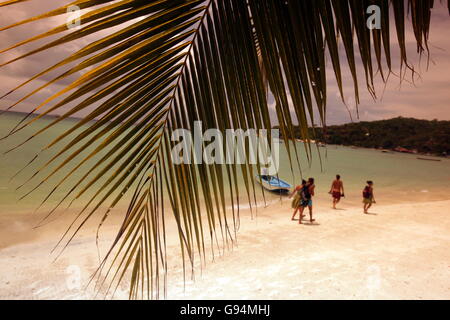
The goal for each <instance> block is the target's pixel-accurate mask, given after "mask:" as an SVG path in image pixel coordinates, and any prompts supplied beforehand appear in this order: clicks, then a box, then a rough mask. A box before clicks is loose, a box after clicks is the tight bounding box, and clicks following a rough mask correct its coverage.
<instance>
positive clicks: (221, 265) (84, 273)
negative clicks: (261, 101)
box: [0, 199, 450, 300]
mask: <svg viewBox="0 0 450 320" xmlns="http://www.w3.org/2000/svg"><path fill="white" fill-rule="evenodd" d="M449 206H450V200H445V201H433V202H421V203H411V204H393V205H376V206H374V207H373V209H372V214H371V215H364V214H362V212H361V208H359V207H350V206H349V205H348V204H346V203H345V200H344V202H343V203H342V204H341V205H340V207H341V208H343V209H341V210H332V209H331V208H329V204H328V203H325V202H324V201H321V202H319V204H318V205H317V208H316V211H317V215H316V218H317V222H316V223H314V224H312V225H311V224H304V225H298V221H295V222H292V221H290V215H291V209H290V201H289V200H287V199H285V200H283V201H282V202H281V203H280V202H276V203H273V204H271V205H270V206H269V207H267V208H260V209H259V210H258V213H257V217H256V218H254V219H253V220H252V219H251V218H250V216H251V215H250V213H249V212H242V214H241V228H240V230H239V233H238V242H237V244H236V245H234V246H233V248H232V249H231V250H228V251H225V253H224V254H223V255H221V256H217V255H216V257H215V259H214V261H212V259H209V261H207V262H206V266H205V267H203V268H197V269H196V272H195V281H191V280H188V281H187V282H186V286H185V288H184V282H183V277H182V270H181V268H180V265H179V263H180V261H179V259H178V255H179V250H178V249H177V247H176V242H173V243H171V244H170V245H169V247H168V254H169V257H170V259H169V260H171V261H173V263H172V264H171V265H169V268H170V269H169V274H168V288H167V290H168V293H167V298H168V299H202V300H203V299H450V250H448V248H449V245H450V219H449V218H448V208H449ZM22 217H23V220H22V222H20V221H21V220H20V219H17V217H16V224H15V225H13V226H11V227H10V228H9V230H10V232H9V233H2V235H1V238H0V240H1V243H2V246H1V249H0V261H1V262H2V263H1V265H0V299H93V298H95V295H94V291H93V289H92V288H91V287H88V288H87V289H85V285H86V284H87V282H88V279H89V276H90V275H91V274H92V272H94V271H95V269H96V267H97V266H98V261H99V260H98V253H97V249H96V246H95V228H94V226H90V227H89V226H88V228H86V229H85V231H84V232H83V233H82V234H81V235H80V237H78V238H76V240H75V241H74V242H73V243H72V245H71V246H70V247H69V248H68V249H67V251H66V252H65V253H64V254H63V255H62V256H61V257H60V258H59V259H58V260H57V261H56V262H53V260H54V258H55V255H52V254H51V249H52V248H53V246H54V245H55V244H56V241H57V239H58V234H60V233H61V231H62V230H63V226H64V225H65V222H67V221H64V219H61V220H59V221H57V222H55V223H52V224H51V225H50V226H47V227H45V228H42V229H38V230H37V231H36V230H35V231H32V230H31V228H30V225H28V223H24V222H23V221H30V220H32V219H30V218H29V217H28V218H27V216H22ZM2 230H5V228H4V225H3V226H2ZM114 231H115V227H114V225H110V226H107V227H105V230H104V232H103V233H102V239H101V242H100V247H102V246H103V248H107V246H108V244H109V243H110V239H109V237H112V236H113V235H114ZM169 232H170V231H169ZM13 234H16V235H17V236H16V239H19V238H20V239H21V241H20V242H17V241H12V239H11V237H12V235H13ZM20 234H22V235H25V234H26V235H28V236H27V237H24V236H20ZM8 237H9V240H10V241H9V242H8V241H6V240H7V238H8ZM126 286H127V284H126V283H124V284H123V286H122V287H121V288H119V290H118V291H117V293H116V295H115V297H114V298H116V299H126V298H127V293H126V289H127V287H126ZM96 298H102V297H96Z"/></svg>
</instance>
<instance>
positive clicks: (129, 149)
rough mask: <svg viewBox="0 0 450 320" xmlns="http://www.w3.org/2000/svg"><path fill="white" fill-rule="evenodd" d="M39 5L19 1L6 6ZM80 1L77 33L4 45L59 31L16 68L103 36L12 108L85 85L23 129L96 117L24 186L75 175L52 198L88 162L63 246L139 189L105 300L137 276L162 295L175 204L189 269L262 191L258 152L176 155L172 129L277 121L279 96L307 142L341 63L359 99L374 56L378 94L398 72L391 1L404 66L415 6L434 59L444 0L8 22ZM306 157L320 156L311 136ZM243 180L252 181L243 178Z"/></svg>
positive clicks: (230, 235) (162, 2) (287, 128)
mask: <svg viewBox="0 0 450 320" xmlns="http://www.w3.org/2000/svg"><path fill="white" fill-rule="evenodd" d="M25 1H26V0H16V1H4V2H0V7H5V6H9V5H14V4H16V3H21V2H25ZM28 1H32V0H28ZM373 4H376V5H379V6H380V8H381V20H382V28H381V30H376V29H374V30H370V29H369V28H367V25H366V21H367V18H368V15H367V13H366V9H367V7H369V6H370V5H373ZM73 6H78V7H79V8H80V9H84V11H83V12H84V13H83V14H82V15H81V16H80V26H79V27H78V28H73V29H69V30H67V25H66V24H63V25H60V26H56V27H54V28H52V29H50V30H48V31H47V32H46V33H43V34H38V35H36V36H33V37H31V38H30V39H25V40H23V41H21V42H19V43H17V44H15V45H13V46H11V47H8V48H4V49H3V50H1V51H0V53H2V54H4V53H7V52H10V51H11V50H13V49H16V48H20V47H22V46H24V45H28V44H30V43H31V44H32V43H37V41H38V40H43V39H47V38H48V42H47V43H46V44H44V45H36V46H35V48H33V49H31V50H28V51H25V52H24V53H22V54H20V55H18V56H17V57H16V58H14V59H12V60H9V61H6V62H4V63H3V64H1V65H0V67H4V66H6V65H9V64H11V63H13V62H15V61H17V60H21V59H24V58H27V57H29V56H32V55H34V54H38V53H40V52H49V53H50V52H51V50H52V49H53V48H55V47H57V46H61V45H66V44H67V43H70V42H73V41H76V40H79V39H84V38H86V37H89V36H93V35H96V36H98V35H99V34H100V36H98V38H97V39H96V40H95V41H93V42H92V43H89V44H87V45H85V46H84V47H81V48H79V50H77V51H76V52H74V53H72V54H71V55H69V56H68V57H66V58H64V59H62V60H61V61H57V62H56V63H55V64H54V65H53V66H51V67H49V68H46V69H43V70H42V71H41V72H39V73H37V74H36V75H35V76H33V77H31V78H30V79H28V80H27V81H25V82H23V83H22V84H20V85H18V86H17V87H16V88H13V89H12V90H10V91H9V92H7V93H6V94H4V95H3V96H2V97H1V98H2V99H3V98H6V97H8V96H10V95H11V94H12V93H15V92H20V90H21V89H22V88H23V87H24V86H25V85H27V84H29V83H30V82H34V81H36V80H38V79H40V78H42V77H43V76H49V75H51V74H52V75H53V74H54V73H55V72H57V73H58V74H57V75H56V76H54V75H53V76H52V78H51V80H49V81H46V82H45V83H44V84H43V85H41V86H39V87H37V88H36V89H34V90H30V91H28V92H26V93H24V94H23V97H22V98H20V99H18V100H17V101H16V102H15V103H14V104H12V105H9V106H5V109H7V110H10V109H13V108H14V107H16V106H17V105H19V104H20V103H22V102H24V101H25V100H26V99H28V98H29V97H32V96H34V95H36V94H38V93H40V92H42V91H43V90H44V89H46V88H48V87H49V86H51V85H52V84H54V83H59V82H61V81H63V80H64V81H67V80H68V79H70V84H68V85H67V86H65V87H64V88H63V89H62V90H60V91H57V92H55V93H54V94H52V95H50V96H49V97H48V98H46V99H45V100H44V101H42V103H40V104H39V105H37V106H36V107H35V108H34V109H33V110H32V111H31V112H30V115H31V114H33V113H38V114H39V115H37V116H34V117H30V115H28V116H26V117H24V119H23V120H22V121H21V122H20V123H18V124H17V125H16V126H15V127H14V128H13V130H11V132H10V134H9V135H8V136H10V135H12V134H15V133H17V132H19V131H21V130H22V129H23V128H27V127H29V126H30V125H31V124H32V123H34V122H36V121H37V120H38V119H40V118H42V117H43V116H45V115H47V114H50V113H53V112H58V111H60V110H66V111H64V112H63V113H62V115H61V116H60V117H58V118H56V119H54V120H53V121H52V122H51V123H50V124H49V125H47V126H45V127H44V128H42V129H40V130H38V131H36V132H35V133H34V134H33V135H32V136H30V137H29V138H28V139H27V140H26V141H24V142H23V143H29V142H30V141H32V140H33V139H35V138H36V137H37V136H40V135H42V134H43V133H44V132H47V131H48V130H49V129H50V128H52V127H54V126H55V125H56V124H58V123H59V122H61V121H63V120H64V119H67V118H68V117H72V116H77V115H79V114H80V112H81V113H83V114H84V116H83V117H81V119H80V120H79V121H78V122H77V123H74V125H73V127H72V128H71V129H69V130H68V131H67V132H64V133H62V134H61V135H60V136H58V137H55V138H54V140H53V141H48V144H47V146H45V147H44V148H43V151H44V150H52V152H53V154H54V156H53V157H52V158H51V159H50V160H49V161H48V162H46V163H45V164H43V165H42V166H41V167H40V168H39V169H38V170H37V171H36V172H35V173H34V174H33V175H32V176H31V177H30V179H29V180H28V181H27V182H26V184H25V185H26V186H30V185H31V189H32V191H34V190H36V189H37V188H40V187H41V186H42V185H43V184H45V183H47V182H48V181H49V179H50V178H52V177H53V176H54V175H55V174H56V173H59V172H65V173H64V175H63V177H62V178H61V179H60V181H59V182H57V183H56V184H55V185H54V188H53V189H52V191H51V193H50V194H49V195H48V196H47V197H46V198H45V199H43V202H42V204H41V205H43V204H44V203H45V202H46V201H47V200H48V199H49V198H50V197H51V196H53V194H54V193H55V191H57V190H59V189H60V188H61V186H62V185H63V184H64V183H69V181H70V179H69V178H71V177H73V176H74V175H75V173H77V172H79V171H80V172H83V175H82V177H81V178H80V179H78V180H76V182H75V183H72V185H71V186H70V188H69V190H68V192H67V193H66V195H65V196H64V197H62V198H61V199H59V200H60V202H59V204H58V205H57V206H56V207H55V208H53V210H51V211H50V213H49V214H48V215H47V216H46V219H48V218H49V217H50V216H51V215H53V214H54V212H55V210H57V209H58V208H59V207H60V206H62V205H63V203H65V201H68V202H69V204H70V205H71V204H72V203H73V202H74V201H76V200H79V199H81V197H82V196H83V195H90V200H88V201H86V202H83V203H82V210H81V211H80V212H79V213H78V215H77V218H76V219H75V220H74V221H73V223H72V224H71V225H70V226H69V228H68V229H67V231H66V232H65V233H64V234H63V237H62V238H61V239H60V241H59V242H58V246H57V248H58V249H60V252H62V251H61V249H64V248H65V247H66V246H67V245H68V244H69V243H70V241H71V240H72V239H73V238H74V237H75V236H76V235H77V233H78V231H79V230H80V229H81V228H82V227H83V226H85V224H86V222H87V221H88V220H89V219H91V218H92V217H93V216H94V214H100V215H101V222H100V226H101V225H102V224H103V223H104V222H105V221H106V219H107V218H108V216H109V215H110V214H111V210H112V209H113V208H114V207H116V206H117V204H118V203H119V202H120V201H121V200H123V199H124V197H125V196H126V195H128V193H130V197H129V206H128V210H127V211H126V212H124V214H123V217H122V218H123V219H122V221H123V222H122V224H121V226H120V229H119V232H118V234H117V236H116V238H115V239H114V241H113V243H112V245H111V249H110V250H109V251H108V252H107V253H106V255H105V256H104V257H103V259H102V262H101V265H100V267H99V269H98V270H97V272H96V276H98V278H97V279H98V281H96V284H97V286H98V288H104V289H103V290H104V291H103V293H105V294H106V295H109V294H111V295H113V294H114V292H115V290H116V289H117V287H118V286H119V284H120V283H121V282H122V281H123V280H124V279H129V281H130V290H129V295H130V298H159V297H160V294H161V290H164V288H165V284H166V272H167V270H168V264H167V256H166V240H165V239H166V238H165V237H166V219H167V216H168V215H169V214H171V215H173V218H174V220H175V222H176V226H177V230H178V235H179V244H180V249H181V256H182V263H183V268H184V269H183V270H184V274H185V275H186V272H187V270H188V269H191V270H193V269H194V267H195V265H196V262H197V259H199V262H200V264H201V265H202V264H203V263H204V262H205V260H206V259H207V256H208V255H209V254H208V253H207V250H211V254H212V255H213V256H214V255H215V254H217V253H216V252H215V250H216V248H219V250H222V249H224V248H226V247H227V246H230V245H232V243H233V242H234V241H235V239H236V231H237V230H238V228H239V209H234V208H235V206H237V208H238V207H239V204H240V202H241V197H240V195H242V194H244V195H245V197H246V198H247V201H248V202H249V203H250V204H252V203H254V202H255V199H256V189H255V185H254V179H253V177H254V173H255V172H254V171H255V169H256V170H259V166H258V167H257V168H255V167H254V166H252V165H251V163H250V162H249V161H248V159H246V161H245V163H243V164H224V165H220V164H206V163H201V164H188V163H181V164H178V163H174V161H173V159H172V157H171V156H170V155H171V151H172V150H173V148H174V146H175V145H176V143H175V142H174V141H172V139H171V136H172V134H173V132H174V131H175V130H176V129H189V130H193V129H194V125H195V123H196V122H197V121H201V122H202V124H203V129H204V130H206V129H209V128H218V129H219V130H220V131H221V132H225V130H226V129H232V128H242V129H243V130H248V129H270V128H271V127H272V125H274V124H275V123H274V122H273V120H271V117H270V114H271V108H270V107H269V96H270V97H271V99H273V100H274V111H275V114H276V118H277V121H276V122H277V124H278V125H279V127H280V131H281V134H282V136H283V137H284V139H285V140H286V142H287V137H289V136H293V132H294V124H295V123H298V124H299V125H300V127H301V133H302V136H303V137H302V138H303V139H305V140H308V139H309V136H308V125H309V124H314V123H315V122H316V120H317V119H315V114H318V115H319V119H318V120H319V121H320V123H321V124H322V125H326V110H327V81H329V79H327V77H326V68H327V63H326V61H327V59H329V60H330V61H331V65H332V69H333V71H334V75H335V79H334V80H335V81H336V83H337V85H338V88H339V91H340V93H341V96H342V98H343V97H344V90H343V80H342V71H341V68H342V65H343V64H346V65H347V66H348V67H349V70H350V72H351V75H352V79H353V85H354V95H355V98H356V101H357V102H359V88H358V82H359V79H358V77H357V65H358V61H357V60H358V59H357V57H358V56H359V57H360V60H361V63H362V67H363V70H364V74H365V83H366V87H367V89H368V90H369V92H370V93H371V94H372V95H373V96H374V97H375V96H376V94H375V88H374V76H375V74H376V72H380V73H381V75H382V77H383V79H386V78H387V77H388V76H389V74H390V73H391V72H392V71H393V70H392V58H391V51H392V48H391V46H392V45H391V40H390V30H389V27H390V20H391V15H390V9H391V10H392V17H393V19H394V22H395V28H396V32H397V44H398V49H399V50H400V53H401V54H400V60H401V61H400V62H401V64H402V68H405V67H406V68H410V69H412V66H410V64H409V63H408V60H407V52H406V45H405V43H406V38H405V30H406V28H407V26H406V22H405V16H406V14H407V13H408V12H410V13H411V22H412V28H413V31H414V35H415V38H416V41H417V48H418V52H419V53H420V54H421V53H422V52H423V51H425V50H427V39H428V35H429V27H430V10H431V8H432V7H433V1H432V0H427V1H424V0H409V1H406V4H405V2H404V1H401V0H399V1H389V0H363V1H361V0H345V1H341V0H314V1H312V0H311V1H298V0H295V1H294V0H285V1H278V0H267V1H260V0H247V1H242V0H226V1H218V0H209V1H206V0H153V1H148V0H145V1H144V0H114V1H113V0H78V1H73V2H71V3H70V4H68V5H66V6H63V7H60V8H57V9H55V10H52V11H50V12H48V13H45V14H42V15H39V16H36V17H32V18H30V19H26V20H24V21H18V22H17V23H15V24H13V25H10V26H5V27H3V28H1V29H0V31H5V30H8V29H10V28H15V27H17V26H20V25H23V24H27V23H31V22H36V21H39V20H43V19H47V18H50V17H55V16H60V15H66V14H67V10H68V8H70V7H73ZM341 48H342V49H341ZM342 50H343V51H344V52H345V55H343V54H341V51H342ZM373 57H375V59H374V58H373ZM374 61H375V62H376V65H374ZM400 74H402V71H400ZM343 99H344V98H343ZM92 120H95V121H92ZM4 138H7V137H4ZM268 138H269V139H270V138H271V137H270V135H269V137H268ZM23 143H22V144H23ZM22 144H20V145H22ZM20 145H18V146H17V147H19V146H20ZM286 147H287V149H288V154H289V159H290V165H291V168H292V167H293V166H294V165H295V163H296V162H298V152H299V150H297V148H296V147H292V145H289V144H288V143H286ZM246 148H248V146H246ZM225 151H226V150H225V148H224V150H223V152H225ZM305 152H306V153H307V154H309V153H310V152H311V149H310V147H309V145H306V149H305ZM39 156H40V154H38V155H36V157H34V158H33V159H30V162H29V163H28V165H31V164H32V163H34V162H35V161H36V159H38V158H39ZM184 156H191V157H192V156H194V154H193V153H192V154H185V155H184ZM93 159H95V161H94V162H91V161H90V160H93ZM68 168H70V169H68ZM64 170H66V171H64ZM239 177H242V179H243V181H244V185H245V190H240V189H239V188H238V179H239ZM130 189H131V190H130ZM226 190H229V192H230V193H231V201H232V209H227V208H228V204H227V200H226V197H225V193H226V192H227V191H226ZM32 191H30V192H32ZM27 194H28V193H26V194H25V196H26V195H27ZM164 197H166V198H168V199H169V202H170V209H169V208H166V207H164ZM103 208H106V210H104V209H103ZM100 226H99V228H100ZM208 240H209V241H208ZM208 248H209V249H208ZM164 292H165V291H164Z"/></svg>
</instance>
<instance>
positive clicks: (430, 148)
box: [296, 117, 450, 155]
mask: <svg viewBox="0 0 450 320" xmlns="http://www.w3.org/2000/svg"><path fill="white" fill-rule="evenodd" d="M296 138H300V130H299V129H298V128H296ZM315 139H316V140H318V141H321V142H325V143H328V144H337V145H346V146H358V147H364V148H380V149H390V150H394V149H396V148H398V147H400V148H399V149H398V150H404V151H408V150H410V151H413V150H414V151H416V152H419V153H425V154H426V153H430V154H435V155H443V154H450V121H438V120H432V121H429V120H418V119H413V118H403V117H398V118H394V119H389V120H381V121H371V122H366V121H363V122H358V123H349V124H344V125H338V126H329V127H327V128H326V130H325V131H324V130H323V129H322V128H316V130H315ZM402 148H403V149H402Z"/></svg>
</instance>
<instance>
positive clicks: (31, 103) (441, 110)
mask: <svg viewBox="0 0 450 320" xmlns="http://www.w3.org/2000/svg"><path fill="white" fill-rule="evenodd" d="M67 3H68V1H64V0H53V1H27V2H25V3H23V4H18V5H14V6H10V7H6V8H2V9H1V10H0V21H1V24H0V27H1V26H5V25H8V24H10V23H13V22H15V21H19V20H21V19H24V18H28V17H31V16H34V15H37V14H40V13H43V12H46V11H48V10H51V9H54V8H56V7H58V6H61V5H65V4H67ZM63 23H65V18H64V17H57V18H51V19H47V20H42V21H38V22H34V23H31V24H28V25H25V26H21V27H18V28H15V29H11V30H7V31H4V32H0V43H1V48H5V47H8V46H10V45H13V44H14V43H17V42H18V41H21V40H24V39H27V38H28V37H31V36H34V35H36V34H39V33H40V32H44V31H47V30H48V29H50V28H52V27H55V26H56V25H59V24H63ZM392 29H393V28H392ZM447 30H450V19H449V17H448V11H447V8H446V7H444V4H441V3H440V2H437V3H436V7H435V9H434V10H433V13H432V21H431V32H430V39H429V44H430V50H431V60H430V66H429V69H428V70H426V66H427V58H426V57H422V59H421V60H419V57H418V55H417V54H416V48H415V40H414V35H413V32H412V30H411V28H408V29H407V34H406V40H407V46H408V53H409V58H410V61H411V63H412V64H414V65H415V67H416V68H417V70H418V72H419V73H420V76H421V78H420V79H419V78H418V77H416V78H415V80H416V81H415V84H414V85H413V84H411V83H408V82H403V83H402V84H401V86H400V80H399V78H398V77H396V76H394V75H391V77H390V79H389V82H388V83H387V85H386V88H385V90H384V83H383V82H382V80H381V77H380V76H377V78H376V79H375V80H376V81H375V86H376V88H377V93H378V99H377V100H376V101H374V100H373V98H372V97H371V96H370V94H369V93H368V92H367V90H366V88H365V85H364V84H363V82H364V73H363V68H362V65H361V64H360V63H359V62H358V66H357V69H358V77H359V80H360V105H359V108H358V110H359V119H360V120H378V119H386V118H391V117H396V116H404V117H416V118H424V119H434V118H437V119H444V120H450V111H449V108H448V107H449V106H448V101H450V90H448V89H449V84H450V37H448V32H447ZM391 31H392V37H391V42H392V49H393V51H392V54H393V60H394V62H395V65H394V68H395V69H394V70H395V72H397V73H398V72H399V64H398V61H399V53H398V50H396V47H397V45H396V37H395V33H394V30H391ZM99 36H101V35H99V34H96V35H93V36H91V37H88V38H87V39H82V40H80V41H76V42H73V43H70V44H67V45H62V46H58V47H56V48H54V49H52V50H51V51H49V52H45V53H40V54H36V55H33V56H30V57H27V58H25V59H23V60H20V61H17V62H15V63H13V64H11V65H8V66H6V67H4V68H2V69H0V71H1V72H0V95H1V94H4V93H6V92H8V91H9V90H11V89H12V88H14V87H15V86H17V85H18V84H20V83H21V82H23V81H25V80H27V79H28V78H30V77H32V76H34V75H35V74H37V73H38V72H40V71H42V70H43V69H44V68H46V67H49V66H51V65H52V64H54V63H55V61H59V60H61V59H63V58H64V57H67V56H68V55H70V54H71V53H73V52H74V51H76V50H78V49H80V48H82V47H83V46H85V45H86V44H87V43H89V42H90V41H92V40H93V39H98V37H99ZM53 38H55V37H53ZM46 41H48V40H43V41H39V42H38V43H40V44H42V43H45V42H46ZM31 47H34V45H31V46H30V45H27V46H24V47H23V48H22V47H21V48H18V49H15V50H12V51H11V52H8V53H6V54H2V55H0V63H3V62H5V61H7V60H9V59H11V58H13V57H15V56H17V55H20V54H23V53H25V52H26V51H27V50H28V49H30V48H31ZM394 49H395V50H394ZM358 56H359V55H358V53H357V57H358ZM341 58H342V59H341V62H342V64H343V65H345V59H346V58H345V53H344V52H342V54H341ZM327 60H328V66H327V79H328V83H327V85H328V104H327V123H328V124H339V123H345V122H349V121H350V115H349V113H348V110H347V107H348V108H349V109H350V112H351V114H352V117H353V119H357V117H356V112H357V110H356V108H355V102H354V98H353V92H354V90H353V83H352V78H351V75H350V72H349V70H348V68H347V67H345V66H344V67H343V81H344V90H345V95H346V97H345V98H346V101H347V107H346V106H345V105H344V104H343V103H342V101H341V98H340V95H339V91H338V88H337V85H336V81H335V79H334V74H333V70H332V66H331V63H330V61H329V59H327ZM60 73H61V71H59V72H52V73H49V74H47V75H45V76H43V77H41V78H40V79H39V81H37V82H36V83H35V84H33V85H30V86H27V87H26V88H24V90H22V91H20V92H18V93H15V94H13V95H11V96H9V97H8V98H7V99H4V100H2V101H0V109H5V108H7V107H8V106H9V105H10V104H11V103H13V102H14V101H17V99H20V98H21V97H22V96H23V95H24V93H25V92H27V91H26V90H29V89H33V88H36V87H37V86H39V85H42V84H44V83H45V82H46V81H50V80H51V79H53V78H54V77H55V76H57V75H58V74H60ZM77 76H80V74H75V75H74V76H71V77H69V78H67V79H63V80H61V81H59V82H58V83H57V84H55V85H52V86H50V87H48V88H47V89H46V90H44V91H43V92H41V93H39V94H37V95H36V96H33V97H31V98H30V99H28V100H27V101H26V102H24V103H21V104H20V105H18V106H17V108H15V109H14V110H17V111H25V112H26V111H30V110H32V109H33V108H34V107H36V106H37V105H38V104H39V103H40V102H42V101H43V100H44V99H45V98H46V97H48V96H49V95H51V94H52V93H55V92H57V91H58V90H61V89H62V88H63V87H64V85H67V84H69V83H70V82H71V81H73V80H74V79H76V77H77ZM383 91H384V94H382V93H383ZM288 98H289V101H291V98H290V97H288ZM269 102H270V105H269V107H270V108H271V110H273V112H272V117H271V118H272V119H273V120H274V119H276V115H275V111H274V109H275V106H274V102H273V99H272V100H270V101H269ZM62 111H64V110H62ZM314 116H315V119H318V114H315V115H314Z"/></svg>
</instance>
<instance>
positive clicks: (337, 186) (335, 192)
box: [329, 174, 345, 209]
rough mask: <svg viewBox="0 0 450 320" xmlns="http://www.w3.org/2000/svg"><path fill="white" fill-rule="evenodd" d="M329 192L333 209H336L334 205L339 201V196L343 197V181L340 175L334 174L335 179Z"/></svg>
mask: <svg viewBox="0 0 450 320" xmlns="http://www.w3.org/2000/svg"><path fill="white" fill-rule="evenodd" d="M329 194H331V195H332V197H333V209H336V205H337V204H338V203H339V201H341V197H345V195H344V183H343V182H342V180H341V176H340V175H338V174H337V175H336V180H334V181H333V183H332V184H331V188H330V192H329Z"/></svg>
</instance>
